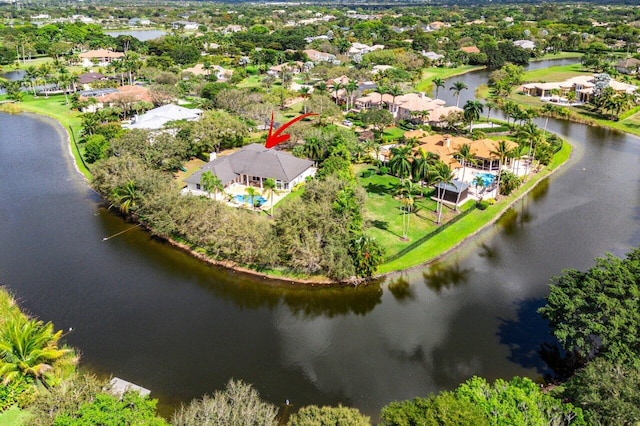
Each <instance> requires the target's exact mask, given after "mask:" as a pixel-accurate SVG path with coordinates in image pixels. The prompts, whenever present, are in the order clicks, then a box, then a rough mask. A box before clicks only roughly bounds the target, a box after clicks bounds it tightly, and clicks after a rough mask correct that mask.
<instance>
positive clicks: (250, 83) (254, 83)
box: [237, 75, 264, 88]
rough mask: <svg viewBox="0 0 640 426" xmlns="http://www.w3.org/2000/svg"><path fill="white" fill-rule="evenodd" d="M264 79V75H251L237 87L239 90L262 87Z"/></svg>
mask: <svg viewBox="0 0 640 426" xmlns="http://www.w3.org/2000/svg"><path fill="white" fill-rule="evenodd" d="M263 78H264V76H263V75H250V76H249V77H247V78H245V79H244V80H242V81H241V82H240V83H238V84H237V87H239V88H245V87H258V86H260V82H261V81H262V79H263Z"/></svg>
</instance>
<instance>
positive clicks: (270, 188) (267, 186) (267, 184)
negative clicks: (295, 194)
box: [262, 178, 278, 217]
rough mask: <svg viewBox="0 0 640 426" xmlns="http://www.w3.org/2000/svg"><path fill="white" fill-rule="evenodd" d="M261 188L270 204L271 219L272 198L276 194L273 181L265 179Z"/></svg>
mask: <svg viewBox="0 0 640 426" xmlns="http://www.w3.org/2000/svg"><path fill="white" fill-rule="evenodd" d="M262 187H263V188H264V193H265V195H266V196H268V197H269V202H270V203H271V216H272V217H273V196H274V195H275V194H277V193H278V190H277V189H276V187H277V185H276V181H275V179H273V178H268V179H265V181H264V182H262Z"/></svg>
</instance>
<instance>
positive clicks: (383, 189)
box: [364, 182, 391, 195]
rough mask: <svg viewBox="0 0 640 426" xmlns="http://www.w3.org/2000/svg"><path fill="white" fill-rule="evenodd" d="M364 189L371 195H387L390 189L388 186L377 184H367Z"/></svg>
mask: <svg viewBox="0 0 640 426" xmlns="http://www.w3.org/2000/svg"><path fill="white" fill-rule="evenodd" d="M364 189H365V190H366V191H367V192H368V193H371V194H376V195H388V194H389V193H390V192H391V188H389V186H388V185H383V184H379V183H373V182H370V183H368V184H367V185H366V186H365V187H364Z"/></svg>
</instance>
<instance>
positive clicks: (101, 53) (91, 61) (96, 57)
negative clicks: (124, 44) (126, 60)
mask: <svg viewBox="0 0 640 426" xmlns="http://www.w3.org/2000/svg"><path fill="white" fill-rule="evenodd" d="M123 57H124V53H122V52H114V51H112V50H107V49H97V50H89V51H87V52H83V53H80V54H79V55H78V58H80V60H81V61H82V66H83V67H92V66H94V65H98V66H101V67H104V66H107V65H109V64H110V63H111V62H113V61H114V60H116V59H120V58H123Z"/></svg>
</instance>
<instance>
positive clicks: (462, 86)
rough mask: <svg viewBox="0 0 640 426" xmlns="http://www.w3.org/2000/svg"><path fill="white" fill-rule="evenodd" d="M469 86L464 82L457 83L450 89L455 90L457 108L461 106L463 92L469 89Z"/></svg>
mask: <svg viewBox="0 0 640 426" xmlns="http://www.w3.org/2000/svg"><path fill="white" fill-rule="evenodd" d="M468 88H469V86H467V84H466V83H465V82H464V81H460V80H459V81H456V82H454V83H453V86H451V87H449V90H453V95H454V96H455V97H456V107H458V106H459V105H460V93H461V92H462V91H463V90H466V89H468Z"/></svg>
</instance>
